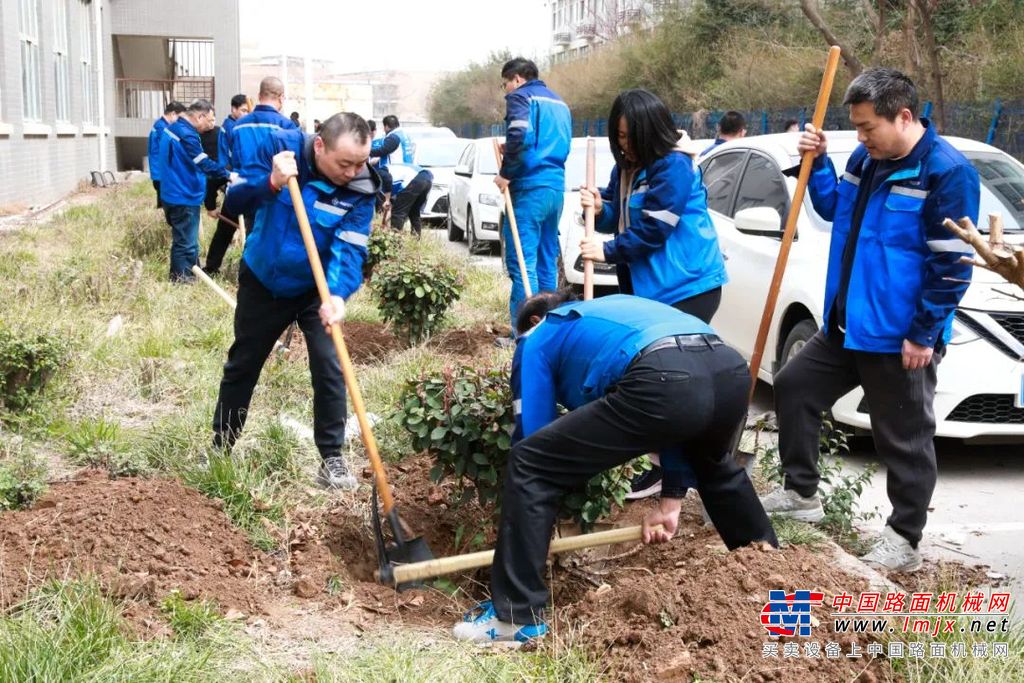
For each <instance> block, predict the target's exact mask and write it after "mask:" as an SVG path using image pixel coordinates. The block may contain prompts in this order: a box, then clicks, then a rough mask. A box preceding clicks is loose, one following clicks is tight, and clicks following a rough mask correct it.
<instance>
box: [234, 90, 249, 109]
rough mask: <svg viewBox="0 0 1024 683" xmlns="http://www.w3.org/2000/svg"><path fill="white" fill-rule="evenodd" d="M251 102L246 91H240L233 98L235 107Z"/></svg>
mask: <svg viewBox="0 0 1024 683" xmlns="http://www.w3.org/2000/svg"><path fill="white" fill-rule="evenodd" d="M246 104H249V98H248V97H246V96H245V94H244V93H239V94H237V95H235V96H234V97H232V98H231V106H232V108H234V109H238V108H239V107H241V106H242V105H246Z"/></svg>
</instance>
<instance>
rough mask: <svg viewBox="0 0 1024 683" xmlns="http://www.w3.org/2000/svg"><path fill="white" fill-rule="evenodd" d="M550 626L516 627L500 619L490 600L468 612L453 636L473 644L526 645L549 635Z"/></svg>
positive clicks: (453, 631) (456, 627) (542, 624)
mask: <svg viewBox="0 0 1024 683" xmlns="http://www.w3.org/2000/svg"><path fill="white" fill-rule="evenodd" d="M547 632H548V625H547V624H544V623H540V624H529V625H527V626H516V625H515V624H510V623H508V622H507V621H501V620H500V619H498V615H497V614H495V612H494V605H493V604H492V603H491V601H490V600H488V601H486V602H481V603H480V604H479V605H477V606H476V607H474V608H473V609H471V610H469V611H468V612H466V614H465V616H463V617H462V621H460V622H459V623H458V624H455V628H453V629H452V635H454V636H455V639H456V640H465V641H469V642H471V643H497V642H515V643H526V642H529V641H531V640H536V639H537V638H543V637H544V636H545V635H547Z"/></svg>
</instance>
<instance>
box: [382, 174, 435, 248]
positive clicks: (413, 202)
mask: <svg viewBox="0 0 1024 683" xmlns="http://www.w3.org/2000/svg"><path fill="white" fill-rule="evenodd" d="M432 184H433V182H432V181H431V180H430V177H429V176H428V175H427V174H426V173H419V174H418V175H417V176H416V177H415V178H413V179H412V180H411V181H410V182H409V184H408V185H406V186H405V187H404V188H402V191H401V192H399V193H398V194H397V195H393V196H392V198H391V204H392V207H391V227H392V228H394V229H395V230H401V229H402V228H403V227H405V219H406V218H408V219H409V223H410V225H411V226H412V232H413V234H414V235H419V234H420V232H422V231H423V219H422V218H421V217H420V212H421V211H422V210H423V205H424V204H426V203H427V193H428V192H430V186H431V185H432Z"/></svg>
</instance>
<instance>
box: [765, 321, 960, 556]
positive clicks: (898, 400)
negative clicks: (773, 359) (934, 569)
mask: <svg viewBox="0 0 1024 683" xmlns="http://www.w3.org/2000/svg"><path fill="white" fill-rule="evenodd" d="M941 357H942V351H941V350H940V351H938V352H936V353H935V354H934V355H933V356H932V362H931V364H930V365H928V366H927V367H925V368H922V369H920V370H904V369H903V361H902V358H901V356H900V354H898V353H865V352H861V351H849V350H847V349H845V348H843V339H842V336H841V335H840V334H838V333H837V334H833V335H825V334H824V333H822V332H820V331H819V332H818V333H817V334H816V335H814V337H812V338H811V340H810V341H808V342H807V345H806V346H804V347H803V348H802V349H801V350H800V353H798V354H797V355H796V357H795V358H793V359H792V360H791V361H789V362H788V363H786V365H785V366H784V367H783V368H782V370H781V371H780V372H779V374H778V375H777V376H776V378H775V412H776V415H777V416H778V420H779V455H780V457H781V459H782V470H783V473H784V474H785V487H786V488H787V489H791V490H793V491H796V492H797V493H799V494H800V495H802V496H810V495H813V494H814V493H816V492H817V491H818V482H819V481H820V477H819V475H818V435H819V433H820V431H821V414H822V412H823V411H826V410H828V409H829V408H831V407H832V404H833V403H835V402H836V401H837V400H838V399H839V397H841V396H842V395H843V394H846V393H847V392H849V391H851V390H852V389H853V388H854V387H856V386H858V385H860V386H862V387H864V396H865V397H866V398H867V400H868V405H869V406H870V409H871V436H872V438H873V439H874V442H875V450H876V451H877V452H878V455H879V456H881V458H882V461H883V462H884V463H885V466H886V468H887V469H888V478H887V480H886V489H887V491H888V493H889V501H890V502H891V503H892V514H891V515H889V519H888V520H886V524H888V525H889V526H891V527H892V528H893V529H894V530H895V531H897V532H898V533H899V534H900V535H901V536H903V537H904V538H906V539H907V540H908V541H910V543H911V545H913V546H914V547H917V544H918V542H919V541H920V540H921V534H922V531H923V530H924V526H925V522H926V521H927V517H928V504H929V503H930V502H931V499H932V492H933V491H934V490H935V481H936V479H937V477H938V470H937V468H936V466H935V442H934V437H935V410H934V405H933V403H934V400H935V379H936V368H937V366H938V363H939V360H940V359H941Z"/></svg>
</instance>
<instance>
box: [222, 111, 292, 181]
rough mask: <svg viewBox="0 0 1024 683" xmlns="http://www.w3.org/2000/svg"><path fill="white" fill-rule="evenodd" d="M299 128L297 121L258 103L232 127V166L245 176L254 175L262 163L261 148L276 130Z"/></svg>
mask: <svg viewBox="0 0 1024 683" xmlns="http://www.w3.org/2000/svg"><path fill="white" fill-rule="evenodd" d="M282 128H283V129H285V130H292V129H295V128H297V126H296V125H295V122H294V121H292V120H291V119H290V118H288V117H287V116H284V115H283V114H282V113H281V112H279V111H278V110H276V109H274V108H273V107H271V106H270V105H269V104H257V105H256V106H255V107H253V110H252V112H250V113H248V114H246V115H245V116H243V117H242V118H240V119H238V121H237V122H236V123H235V127H234V128H232V129H231V140H230V142H231V166H232V168H233V169H234V170H235V171H237V172H238V173H239V174H241V175H243V176H247V175H252V174H253V172H254V171H257V170H258V167H259V165H260V161H259V158H258V156H259V150H260V146H261V145H262V144H263V142H264V141H265V140H266V139H267V138H269V137H270V136H271V134H273V132H274V131H276V130H281V129H282Z"/></svg>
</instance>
